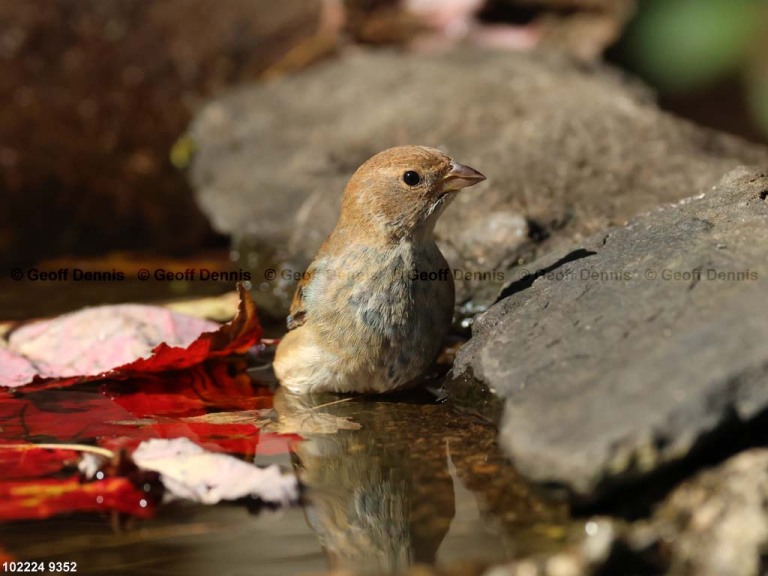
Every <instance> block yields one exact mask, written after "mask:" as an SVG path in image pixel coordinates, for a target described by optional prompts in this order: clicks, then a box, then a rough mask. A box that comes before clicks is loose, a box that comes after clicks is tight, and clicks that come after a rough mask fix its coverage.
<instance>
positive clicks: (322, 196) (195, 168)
mask: <svg viewBox="0 0 768 576" xmlns="http://www.w3.org/2000/svg"><path fill="white" fill-rule="evenodd" d="M189 135H190V136H191V138H192V139H193V140H194V141H195V143H196V148H197V154H196V156H195V158H194V161H193V164H192V167H191V171H190V179H191V182H192V184H193V186H194V188H195V193H196V197H197V199H198V202H199V203H200V205H201V207H202V209H203V211H204V212H205V213H206V214H207V215H208V216H209V217H210V219H211V221H212V223H213V225H214V227H215V228H216V229H217V230H218V231H220V232H224V233H228V234H232V235H233V236H234V237H235V239H236V242H237V246H238V247H240V248H241V262H243V263H244V264H245V265H246V266H248V267H251V268H252V269H254V270H255V277H256V279H257V281H258V282H257V283H256V286H257V288H259V283H260V282H261V283H262V284H263V285H262V286H261V289H262V291H261V292H259V291H257V294H256V296H257V299H258V300H259V301H260V303H261V304H262V306H263V307H265V308H264V309H266V310H271V311H273V312H275V313H276V314H280V313H284V312H285V310H286V309H287V305H288V302H289V300H290V297H291V294H292V291H293V286H294V282H295V280H293V279H282V278H281V275H280V274H278V277H277V279H276V280H268V281H264V282H262V279H263V278H264V271H265V269H266V268H269V267H273V268H275V269H276V270H278V271H279V270H280V268H281V266H282V267H288V268H292V269H294V271H298V272H301V270H303V268H304V266H306V264H307V263H308V262H309V260H310V259H311V258H312V256H313V255H314V253H315V251H316V249H317V247H318V246H319V244H320V243H321V242H322V240H323V239H324V238H325V236H326V234H327V233H328V232H329V231H330V229H331V228H332V226H333V224H334V222H335V220H336V217H337V213H338V207H339V197H340V194H341V192H342V189H343V187H344V184H345V183H346V181H347V179H348V178H349V176H350V175H351V174H352V172H353V171H354V170H355V169H356V168H357V167H358V166H359V165H360V164H361V163H362V162H363V161H365V160H366V159H367V158H368V157H370V156H371V155H373V154H374V153H376V152H378V151H380V150H382V149H384V148H387V147H390V146H394V145H399V144H427V145H431V146H440V147H442V148H444V149H445V150H446V151H447V152H448V153H450V154H452V155H453V156H455V157H456V158H457V159H459V160H460V161H462V162H465V163H467V164H469V165H471V166H473V167H476V168H477V169H479V170H480V171H482V172H483V173H485V174H486V175H487V176H488V182H485V183H483V184H481V185H479V186H477V187H474V188H472V189H470V190H467V191H465V192H462V194H460V195H459V197H458V198H457V200H456V202H455V203H454V204H453V205H452V206H451V207H449V208H448V210H447V211H446V213H445V215H444V216H443V217H442V218H441V222H440V223H439V224H438V228H437V236H438V241H439V244H440V246H441V248H442V249H443V252H444V253H445V255H446V257H447V259H448V261H449V262H450V264H451V266H453V267H456V268H460V269H462V270H463V271H465V272H468V273H469V278H468V279H462V280H461V281H459V282H458V283H457V284H458V285H457V299H458V301H459V302H460V303H468V304H473V303H474V304H477V305H481V306H482V305H487V304H490V303H491V302H492V301H493V299H494V296H495V295H496V293H497V292H498V288H499V286H500V285H501V284H503V282H504V281H505V280H504V279H505V276H506V275H507V274H508V270H509V267H510V266H512V265H514V264H517V263H519V262H520V261H529V260H530V259H532V258H533V257H535V256H537V255H539V254H544V253H547V252H550V251H552V250H557V249H558V248H559V247H562V246H564V245H566V244H570V243H571V242H573V241H574V240H579V239H582V238H584V237H586V236H588V235H590V234H592V233H594V232H596V231H598V230H601V229H604V228H606V227H608V226H610V225H616V224H622V223H624V222H625V221H626V219H627V218H629V217H631V216H633V215H635V214H637V213H638V212H640V211H642V210H647V209H649V208H651V207H653V206H655V205H657V204H659V203H661V202H667V201H672V200H677V199H680V198H682V197H683V196H685V195H689V194H691V193H694V192H697V191H701V190H705V189H708V188H709V187H711V186H712V185H713V184H715V183H716V181H717V180H718V179H719V178H720V176H722V174H724V173H725V172H727V171H728V170H730V169H732V168H734V167H736V166H737V165H739V164H745V163H760V162H765V163H768V153H767V152H766V150H765V148H763V147H759V146H756V145H750V144H746V143H744V142H741V141H739V140H737V139H735V138H732V137H728V136H725V135H722V134H718V133H714V132H712V131H708V130H704V129H701V128H698V127H695V126H693V125H692V124H690V123H687V122H684V121H681V120H677V119H675V118H673V117H670V116H669V115H667V114H664V113H662V112H660V111H659V110H658V108H657V107H656V105H655V104H654V102H653V100H652V97H651V95H650V93H649V92H648V91H647V90H646V89H645V88H643V87H641V86H640V85H639V84H637V83H635V82H632V81H628V80H626V79H625V78H623V77H621V76H620V75H619V74H618V73H616V72H615V71H614V70H612V69H610V68H608V67H605V66H602V65H586V64H579V63H576V62H574V61H572V60H569V59H567V58H566V57H562V56H556V55H554V54H544V53H538V54H536V53H534V54H522V53H510V52H498V53H497V52H488V51H483V50H480V49H469V48H464V49H459V50H456V51H454V52H450V53H444V54H432V55H407V56H404V55H401V54H397V53H394V52H392V53H390V52H360V53H357V54H355V55H352V56H350V57H347V58H344V59H342V60H339V61H335V62H332V63H329V64H327V65H325V66H321V67H318V68H316V69H313V70H310V71H308V72H306V73H303V74H301V75H299V76H296V77H292V78H286V79H284V80H281V81H277V82H274V83H269V84H264V85H258V86H253V87H249V88H244V89H242V90H240V91H238V92H235V93H232V94H230V95H228V96H226V97H223V98H221V99H218V100H215V101H213V102H212V103H210V104H209V105H208V106H207V107H206V108H204V109H203V110H202V111H201V112H200V113H199V114H198V116H197V117H196V119H195V121H194V122H193V124H192V126H191V127H190V129H189ZM492 271H496V272H497V274H495V275H493V274H489V273H490V272H492ZM483 273H485V274H484V275H483ZM470 308H471V306H470Z"/></svg>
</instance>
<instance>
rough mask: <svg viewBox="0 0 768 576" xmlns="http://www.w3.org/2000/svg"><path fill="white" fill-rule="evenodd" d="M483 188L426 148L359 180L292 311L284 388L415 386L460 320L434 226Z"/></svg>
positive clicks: (381, 162) (282, 360)
mask: <svg viewBox="0 0 768 576" xmlns="http://www.w3.org/2000/svg"><path fill="white" fill-rule="evenodd" d="M482 180H485V177H484V176H483V175H482V174H480V173H479V172H477V171H476V170H474V169H472V168H468V167H466V166H462V165H461V164H457V163H455V162H453V160H452V159H451V158H449V157H448V156H446V155H445V154H443V153H442V152H440V151H439V150H436V149H434V148H427V147H424V146H401V147H397V148H390V149H389V150H385V151H384V152H381V153H379V154H377V155H376V156H374V157H373V158H371V159H370V160H368V161H367V162H365V163H364V164H363V165H362V166H361V167H360V168H359V169H358V170H357V171H356V172H355V174H354V175H353V176H352V178H351V179H350V181H349V183H348V184H347V187H346V189H345V190H344V198H343V200H342V207H341V215H340V216H339V220H338V222H337V223H336V227H335V228H334V230H333V232H331V234H330V236H328V238H327V239H326V241H325V242H324V243H323V245H322V246H321V247H320V250H319V251H318V253H317V255H316V256H315V259H314V260H313V261H312V264H310V266H309V268H308V269H307V273H306V274H305V276H304V278H303V279H302V281H301V282H300V283H299V286H298V287H297V289H296V294H295V296H294V298H293V303H292V304H291V313H290V316H289V317H288V328H289V330H290V331H289V332H288V334H286V336H285V338H284V339H283V340H282V342H281V343H280V345H279V346H278V348H277V352H276V355H275V364H274V367H275V374H276V375H277V377H278V379H279V380H280V382H281V383H282V384H283V385H284V386H286V387H287V388H289V389H290V390H292V391H294V392H299V393H309V392H325V391H331V392H361V393H380V392H389V391H393V390H397V389H400V388H405V387H408V386H410V385H413V384H415V383H416V381H417V378H418V377H419V376H420V375H421V374H422V373H423V372H424V370H425V369H426V368H428V367H429V365H430V363H431V362H432V361H433V360H434V358H435V356H436V355H437V353H438V352H439V349H440V345H441V342H442V339H443V337H444V336H445V334H446V332H447V331H448V328H449V326H450V322H451V318H452V315H453V305H454V287H453V278H452V275H451V274H450V271H449V270H448V264H447V262H446V261H445V258H443V255H442V254H441V253H440V251H439V250H438V248H437V245H436V244H435V241H434V238H433V230H434V227H435V223H436V222H437V219H438V217H439V216H440V214H441V213H442V211H443V209H444V208H445V206H447V205H448V203H449V202H450V201H451V200H452V199H453V198H454V196H455V194H456V192H457V191H458V190H460V189H461V188H464V187H466V186H472V185H474V184H476V183H478V182H480V181H482Z"/></svg>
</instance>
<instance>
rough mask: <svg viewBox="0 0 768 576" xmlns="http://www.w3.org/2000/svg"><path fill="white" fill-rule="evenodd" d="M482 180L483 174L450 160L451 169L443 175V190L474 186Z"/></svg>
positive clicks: (450, 190)
mask: <svg viewBox="0 0 768 576" xmlns="http://www.w3.org/2000/svg"><path fill="white" fill-rule="evenodd" d="M483 180H485V176H483V175H482V174H480V172H478V171H477V170H475V169H474V168H470V167H469V166H464V165H463V164H458V163H456V162H451V171H450V172H448V174H446V175H445V176H443V191H444V192H452V191H454V190H461V189H462V188H466V187H467V186H474V185H475V184H477V183H478V182H482V181H483Z"/></svg>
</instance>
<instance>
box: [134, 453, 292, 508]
mask: <svg viewBox="0 0 768 576" xmlns="http://www.w3.org/2000/svg"><path fill="white" fill-rule="evenodd" d="M133 461H134V463H135V464H136V465H137V466H138V467H139V468H141V469H143V470H151V471H154V472H157V473H159V474H160V481H161V482H162V483H163V486H165V489H166V491H167V494H169V495H171V496H172V497H175V498H182V499H185V500H191V501H193V502H199V503H202V504H216V503H218V502H220V501H222V500H230V501H231V500H239V499H241V498H254V499H258V500H260V501H262V502H266V503H269V504H278V505H283V506H286V505H288V504H290V503H291V502H295V501H296V500H297V499H298V495H299V487H298V480H297V479H296V477H295V476H293V475H284V474H283V473H282V472H280V469H279V468H278V467H277V466H275V465H272V466H268V467H266V468H258V467H256V466H254V465H253V464H248V463H247V462H243V461H242V460H239V459H237V458H235V457H233V456H229V455H226V454H217V453H214V452H207V451H205V450H204V449H203V448H201V447H200V446H198V445H197V444H195V443H194V442H191V441H190V440H188V439H186V438H176V439H174V440H148V441H146V442H142V443H141V444H140V445H139V446H138V448H136V450H135V451H134V453H133Z"/></svg>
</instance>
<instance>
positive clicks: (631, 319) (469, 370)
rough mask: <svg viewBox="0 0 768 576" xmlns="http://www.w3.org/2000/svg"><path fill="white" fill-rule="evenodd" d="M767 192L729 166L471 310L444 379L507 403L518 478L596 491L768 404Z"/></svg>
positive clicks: (506, 426)
mask: <svg viewBox="0 0 768 576" xmlns="http://www.w3.org/2000/svg"><path fill="white" fill-rule="evenodd" d="M766 196H768V177H766V175H765V174H760V173H758V172H756V171H750V170H747V169H743V168H742V169H738V170H735V171H733V172H731V173H729V174H728V176H726V177H725V178H724V179H723V180H722V182H721V183H720V184H719V185H718V186H717V187H716V188H714V189H713V190H710V191H708V192H705V193H701V194H699V195H697V196H693V197H690V198H687V199H685V200H683V201H680V202H678V203H676V204H672V205H667V206H662V207H659V208H657V209H654V210H652V211H650V212H647V213H645V214H643V215H641V216H638V217H637V218H635V219H634V220H632V221H631V222H630V223H629V224H628V225H626V226H624V227H621V228H614V229H611V230H608V231H607V232H605V233H600V234H597V235H594V236H592V237H590V238H589V239H587V240H586V241H584V242H583V243H582V244H579V245H575V246H574V247H573V248H572V249H571V250H570V251H563V252H561V253H559V254H556V255H551V256H548V257H546V258H544V259H541V260H539V261H538V262H535V263H533V264H531V265H529V266H526V267H527V268H528V269H529V271H530V273H531V275H532V276H530V277H527V278H525V279H523V280H519V281H517V282H513V283H511V284H510V285H508V286H507V287H506V289H505V295H506V297H505V298H504V299H503V300H501V301H500V302H499V303H497V304H496V305H494V306H492V307H491V308H490V309H489V310H488V311H487V312H486V313H485V314H483V315H481V316H480V317H479V318H478V319H477V321H476V322H475V325H474V329H473V331H474V334H473V336H472V339H471V340H470V341H469V342H468V344H467V345H465V346H464V347H463V348H462V349H461V350H460V352H459V354H458V357H457V361H456V364H455V366H454V374H455V376H456V377H457V382H462V381H463V382H464V383H465V384H464V386H465V387H466V382H467V381H468V376H469V375H471V374H473V375H474V377H475V378H477V379H479V380H480V381H481V384H482V385H483V386H486V387H487V388H488V389H490V390H491V391H493V392H495V393H496V394H498V395H499V396H501V397H503V398H506V404H505V410H504V414H503V417H502V424H501V442H502V444H503V446H504V447H505V448H506V450H507V452H508V454H509V455H510V456H511V457H512V459H513V461H514V463H515V464H516V465H517V466H518V467H519V469H520V471H521V472H522V473H524V474H525V475H527V476H528V477H529V478H532V479H534V480H536V481H539V482H548V483H549V482H552V483H557V484H561V485H564V486H566V487H568V488H570V490H571V491H572V492H573V493H574V494H575V495H577V496H580V497H585V498H592V497H594V496H596V495H599V493H600V490H601V489H602V488H605V487H607V486H610V485H611V484H613V483H614V482H615V481H617V480H620V479H626V478H637V477H640V476H643V475H645V474H647V473H649V472H652V471H654V470H656V469H657V468H658V467H659V466H661V465H663V464H665V463H669V462H672V461H675V460H678V459H681V458H683V457H685V456H686V455H687V454H688V453H689V451H690V449H691V447H692V446H693V445H694V443H695V442H697V441H698V440H701V439H702V438H704V439H706V436H707V435H708V434H709V433H712V432H714V431H716V430H717V429H718V428H719V427H721V426H722V425H723V424H724V423H725V422H727V421H733V420H734V419H738V420H741V421H748V420H750V419H751V418H753V417H754V416H755V415H756V414H758V413H760V412H761V411H764V410H765V409H766V408H767V407H768V345H767V344H766V343H768V305H766V304H767V300H768V201H766ZM718 275H722V276H718ZM532 280H533V281H532Z"/></svg>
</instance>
